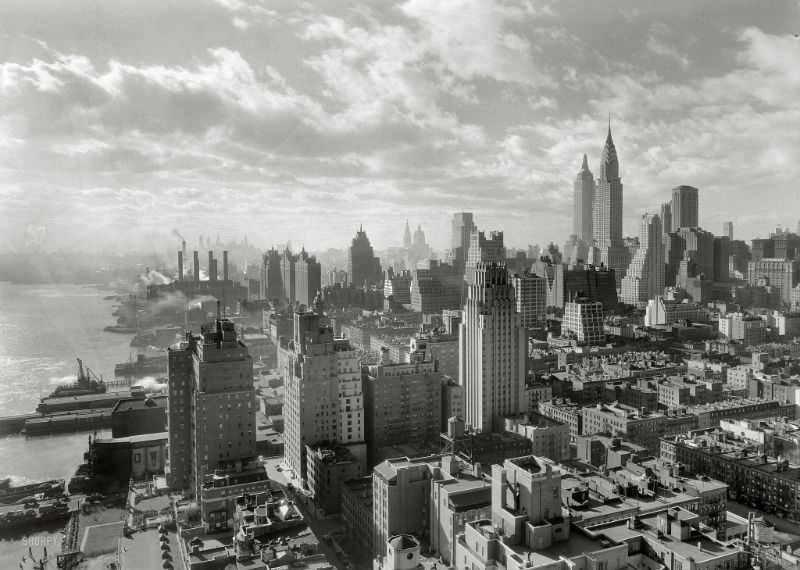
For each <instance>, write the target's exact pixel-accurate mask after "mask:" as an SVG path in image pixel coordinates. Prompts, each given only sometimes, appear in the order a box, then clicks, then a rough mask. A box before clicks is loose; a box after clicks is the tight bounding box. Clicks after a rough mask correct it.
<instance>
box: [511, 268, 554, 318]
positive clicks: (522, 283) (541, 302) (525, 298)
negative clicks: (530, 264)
mask: <svg viewBox="0 0 800 570" xmlns="http://www.w3.org/2000/svg"><path fill="white" fill-rule="evenodd" d="M512 286H513V287H514V297H515V299H516V304H517V312H518V313H519V316H520V324H521V325H522V326H523V327H526V328H530V327H536V326H539V325H541V324H543V322H544V321H545V317H546V316H547V279H545V278H544V277H540V276H538V275H536V274H535V273H531V272H530V271H525V272H524V273H522V274H521V275H514V278H513V279H512Z"/></svg>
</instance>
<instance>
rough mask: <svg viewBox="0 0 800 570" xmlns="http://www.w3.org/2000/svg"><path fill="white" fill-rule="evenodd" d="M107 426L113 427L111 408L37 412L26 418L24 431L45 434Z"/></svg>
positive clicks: (25, 432)
mask: <svg viewBox="0 0 800 570" xmlns="http://www.w3.org/2000/svg"><path fill="white" fill-rule="evenodd" d="M105 427H111V410H103V411H99V410H98V411H83V412H74V413H69V412H66V413H60V414H45V415H40V414H35V415H34V417H31V418H28V419H26V420H25V423H24V425H23V428H22V432H23V433H24V434H25V435H43V434H51V433H63V432H67V431H78V430H91V429H97V428H105Z"/></svg>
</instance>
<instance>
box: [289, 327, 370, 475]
mask: <svg viewBox="0 0 800 570" xmlns="http://www.w3.org/2000/svg"><path fill="white" fill-rule="evenodd" d="M278 361H279V362H284V363H285V368H284V370H283V374H284V386H285V387H286V388H285V390H286V396H285V401H284V405H283V417H284V438H285V440H284V441H285V450H286V462H287V463H288V464H289V466H290V467H291V469H292V471H294V473H295V475H296V476H297V477H298V478H300V479H301V480H303V481H305V480H306V474H307V471H306V462H307V458H306V446H309V445H313V444H316V443H321V442H327V443H329V444H339V445H345V446H349V447H350V448H351V451H353V454H354V455H357V456H360V457H362V458H365V456H366V447H365V446H364V443H363V442H364V390H363V383H362V380H361V368H360V366H359V361H358V354H357V352H356V351H355V350H353V347H352V346H350V342H349V341H348V340H347V339H335V338H334V337H333V328H331V327H327V326H322V325H321V324H320V316H319V315H317V314H315V313H295V314H294V337H293V339H292V340H291V341H289V342H286V343H284V344H282V345H281V347H280V348H279V354H278Z"/></svg>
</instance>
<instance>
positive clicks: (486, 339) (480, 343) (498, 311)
mask: <svg viewBox="0 0 800 570" xmlns="http://www.w3.org/2000/svg"><path fill="white" fill-rule="evenodd" d="M527 343H528V341H527V335H526V331H525V328H524V327H523V326H522V324H521V322H520V316H519V313H517V310H516V301H515V296H514V288H513V287H512V285H511V280H510V277H509V274H508V270H507V269H506V268H505V266H504V265H500V264H496V263H478V265H477V267H476V271H475V281H474V283H472V284H471V285H470V286H469V288H468V296H467V302H466V304H465V306H464V320H463V322H462V323H461V324H460V325H459V359H460V367H459V384H461V385H462V386H464V392H465V399H466V418H465V420H466V423H468V424H470V425H471V426H472V428H474V429H476V430H478V431H479V432H481V433H491V432H497V431H502V430H503V429H504V423H503V422H504V420H503V416H506V415H511V414H517V413H519V412H520V411H521V406H522V402H523V398H522V394H523V391H524V389H525V365H526V354H527V351H526V347H527Z"/></svg>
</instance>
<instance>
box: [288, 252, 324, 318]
mask: <svg viewBox="0 0 800 570" xmlns="http://www.w3.org/2000/svg"><path fill="white" fill-rule="evenodd" d="M294 290H295V294H294V297H295V300H296V301H297V302H298V303H300V304H301V305H305V306H306V307H311V306H312V305H313V304H314V297H316V296H317V293H318V292H319V291H321V290H322V266H321V265H320V264H319V262H318V261H317V258H316V257H314V256H313V255H308V252H306V250H305V248H303V249H302V250H301V251H300V253H299V254H298V256H297V260H296V261H295V262H294Z"/></svg>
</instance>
